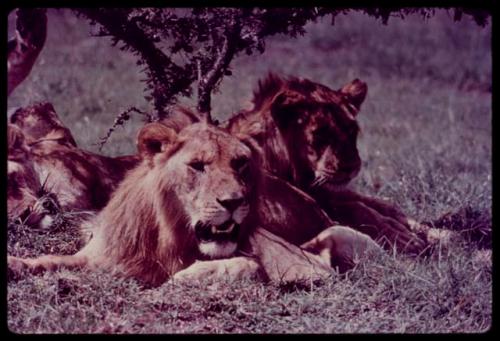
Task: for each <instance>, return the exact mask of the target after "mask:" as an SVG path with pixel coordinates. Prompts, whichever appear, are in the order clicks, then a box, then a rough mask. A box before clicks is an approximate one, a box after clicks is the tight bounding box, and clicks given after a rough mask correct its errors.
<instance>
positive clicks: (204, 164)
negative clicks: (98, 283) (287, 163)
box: [8, 122, 380, 285]
mask: <svg viewBox="0 0 500 341" xmlns="http://www.w3.org/2000/svg"><path fill="white" fill-rule="evenodd" d="M138 150H139V155H140V157H141V162H140V163H139V165H138V166H137V167H136V168H134V169H133V170H132V171H130V172H129V173H128V174H127V175H126V177H125V179H124V180H123V181H122V182H121V183H120V185H119V186H118V188H117V190H116V191H115V193H114V194H113V196H112V198H111V200H110V201H109V203H108V204H107V205H106V207H104V209H103V210H102V211H101V212H100V213H99V214H98V215H97V216H96V217H95V218H94V220H92V221H91V222H90V226H91V230H92V237H91V238H90V241H89V242H88V243H87V245H86V246H85V247H84V248H83V249H82V250H80V251H79V252H77V253H76V254H74V255H71V256H53V255H48V256H42V257H39V258H36V259H20V258H16V257H8V266H9V268H10V269H11V270H14V271H17V270H19V269H22V268H29V269H31V270H33V271H38V270H53V269H56V268H58V267H61V266H63V267H88V268H93V269H97V268H99V269H107V270H112V271H116V272H118V273H121V274H123V275H125V276H130V277H134V278H136V279H138V280H140V281H142V282H144V283H146V284H148V285H159V284H161V283H163V282H164V281H165V280H167V279H168V278H169V277H171V276H173V278H174V279H186V278H189V279H191V278H193V277H194V278H200V277H202V278H205V277H206V276H213V277H219V276H224V277H227V276H229V277H231V278H236V277H240V276H260V277H264V278H267V279H271V280H275V281H288V280H298V279H305V278H312V279H317V278H323V277H325V276H329V275H330V274H331V272H330V265H331V264H332V263H333V264H335V263H336V262H338V264H341V265H342V264H345V260H349V261H352V260H353V259H355V258H356V257H357V255H358V254H362V253H366V252H372V251H373V252H379V250H380V249H379V247H378V246H377V245H376V244H375V243H374V242H373V241H372V240H371V239H370V238H369V237H367V236H366V235H363V234H361V233H358V232H356V231H354V230H351V229H349V228H347V227H342V226H332V227H330V228H328V229H326V230H325V229H324V228H323V230H324V231H323V232H322V233H321V234H320V235H318V236H317V237H316V238H314V239H313V240H311V241H309V242H307V243H306V244H305V245H304V248H299V247H298V246H296V245H293V244H291V243H289V242H288V241H286V240H285V239H283V238H280V237H278V236H276V235H275V234H273V233H271V232H269V231H268V230H267V229H266V226H265V225H263V224H262V222H263V221H265V219H263V218H262V217H261V216H260V214H259V209H258V205H259V201H260V200H261V199H262V196H261V191H262V184H263V183H264V181H266V182H267V183H272V182H273V178H272V177H269V178H267V179H266V176H265V174H263V173H262V172H261V170H260V166H259V162H260V161H259V154H258V153H256V152H255V150H254V149H253V148H252V146H251V145H248V144H245V143H244V142H242V141H240V140H238V139H237V138H236V137H234V136H232V135H230V134H229V133H228V132H227V131H225V130H223V129H221V128H217V127H215V126H212V125H209V124H207V123H206V122H199V123H195V124H192V125H189V126H187V127H186V128H184V129H182V130H180V131H179V132H176V131H175V130H174V129H172V128H170V127H167V126H166V125H164V124H161V123H151V124H148V125H146V126H145V127H143V129H142V130H141V131H140V133H139V137H138ZM292 192H293V191H292ZM283 195H284V196H287V195H288V194H287V193H283ZM285 209H291V210H295V211H297V210H301V209H302V210H303V207H302V208H301V207H291V208H285ZM318 212H319V213H320V214H321V210H319V211H318ZM306 213H309V212H306ZM301 214H304V213H302V212H301ZM312 214H316V213H315V212H312ZM323 214H324V213H323ZM278 215H279V214H278ZM308 228H309V227H308V226H304V227H303V229H306V230H307V229H308ZM308 250H311V251H314V254H313V253H312V252H309V251H308Z"/></svg>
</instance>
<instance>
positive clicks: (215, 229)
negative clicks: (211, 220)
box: [212, 225, 218, 234]
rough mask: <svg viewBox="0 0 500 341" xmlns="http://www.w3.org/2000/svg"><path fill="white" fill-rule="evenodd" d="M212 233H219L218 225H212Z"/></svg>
mask: <svg viewBox="0 0 500 341" xmlns="http://www.w3.org/2000/svg"><path fill="white" fill-rule="evenodd" d="M212 233H213V234H216V233H218V230H217V226H215V225H212Z"/></svg>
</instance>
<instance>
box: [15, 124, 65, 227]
mask: <svg viewBox="0 0 500 341" xmlns="http://www.w3.org/2000/svg"><path fill="white" fill-rule="evenodd" d="M7 145H8V154H7V215H8V217H9V219H10V220H11V221H17V220H18V219H20V220H21V222H22V223H23V224H25V225H28V226H32V227H37V226H39V225H40V226H41V227H48V226H49V225H50V224H51V222H52V220H53V218H52V215H54V214H55V213H56V211H57V208H58V202H57V199H56V198H55V197H54V196H53V195H52V194H51V193H49V192H47V191H45V190H44V187H43V184H41V183H40V181H39V177H38V174H37V173H36V172H35V169H34V165H33V162H32V160H31V154H30V148H29V146H28V145H27V144H26V141H25V137H24V134H23V132H22V131H21V130H20V129H19V128H18V127H16V126H14V125H11V124H9V125H8V127H7Z"/></svg>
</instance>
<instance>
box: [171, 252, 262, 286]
mask: <svg viewBox="0 0 500 341" xmlns="http://www.w3.org/2000/svg"><path fill="white" fill-rule="evenodd" d="M259 272H260V266H259V264H258V263H257V262H256V261H254V260H253V259H251V258H247V257H234V258H229V259H218V260H211V261H196V262H195V263H194V264H192V265H191V266H189V267H188V268H186V269H184V270H181V271H179V272H177V273H176V274H174V276H173V277H172V280H173V281H174V282H176V281H178V282H192V281H201V280H203V281H205V280H208V281H217V280H225V281H234V280H237V279H241V278H253V277H258V276H260V274H259Z"/></svg>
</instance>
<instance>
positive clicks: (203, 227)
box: [194, 219, 240, 242]
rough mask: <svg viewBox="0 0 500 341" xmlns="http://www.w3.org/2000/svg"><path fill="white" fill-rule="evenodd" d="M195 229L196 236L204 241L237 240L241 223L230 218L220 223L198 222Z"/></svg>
mask: <svg viewBox="0 0 500 341" xmlns="http://www.w3.org/2000/svg"><path fill="white" fill-rule="evenodd" d="M194 229H195V234H196V238H197V239H198V240H199V241H202V242H209V241H215V242H219V241H221V242H223V241H235V240H236V239H237V237H238V233H239V230H240V225H239V224H237V223H236V222H235V221H234V220H232V219H230V220H228V221H226V222H224V223H223V224H220V225H212V224H210V223H203V222H198V223H196V225H195V227H194Z"/></svg>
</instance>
